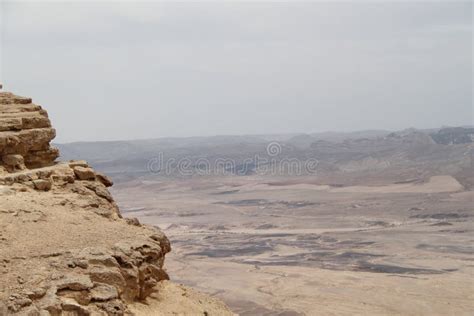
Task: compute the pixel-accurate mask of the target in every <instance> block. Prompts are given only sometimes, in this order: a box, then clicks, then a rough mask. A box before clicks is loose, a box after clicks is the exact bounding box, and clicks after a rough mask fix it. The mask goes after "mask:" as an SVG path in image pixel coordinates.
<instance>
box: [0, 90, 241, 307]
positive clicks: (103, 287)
mask: <svg viewBox="0 0 474 316" xmlns="http://www.w3.org/2000/svg"><path fill="white" fill-rule="evenodd" d="M54 136H55V131H54V129H53V128H52V127H51V123H50V121H49V119H48V116H47V114H46V112H45V111H44V110H43V109H42V108H41V107H40V106H38V105H34V104H33V103H32V102H31V99H28V98H23V97H18V96H15V95H13V94H11V93H5V92H2V93H0V161H1V163H0V170H1V171H0V316H3V315H134V314H137V315H140V312H134V311H133V310H134V309H133V308H132V307H133V306H135V305H134V304H137V303H138V302H146V301H147V300H150V299H152V298H150V295H151V294H153V293H155V294H156V292H157V291H160V290H163V289H164V291H167V293H168V292H169V289H170V285H168V284H172V283H163V282H164V281H165V280H168V279H169V277H168V275H167V273H166V271H165V270H164V259H165V255H166V253H168V252H169V251H170V250H171V247H170V243H169V241H168V239H167V238H166V236H165V235H164V234H163V233H162V232H161V231H160V230H159V229H157V228H154V227H149V226H145V225H141V224H140V223H139V221H138V220H136V219H123V218H122V217H121V215H120V212H119V209H118V207H117V205H116V204H115V202H114V199H113V197H112V195H111V194H110V192H109V191H108V189H107V187H109V186H111V185H112V181H111V180H110V179H109V178H108V177H107V176H105V175H102V174H100V173H97V172H96V171H94V170H93V169H92V168H91V167H90V166H88V164H87V162H85V161H70V162H62V163H56V162H55V159H56V158H57V156H58V151H57V150H56V149H54V148H52V147H51V146H50V141H51V140H52V139H53V138H54ZM166 289H168V290H166ZM179 299H180V300H183V299H184V297H181V296H180V298H179ZM209 302H213V303H212V306H210V305H209V304H211V303H209ZM156 304H158V307H156V310H155V311H152V312H150V311H149V310H148V311H147V314H150V313H151V314H153V315H161V313H160V311H159V310H160V307H159V306H160V304H161V303H160V302H156V301H155V302H154V304H151V305H150V306H152V305H156ZM183 304H184V305H183V306H196V310H190V311H188V312H189V314H193V313H195V312H196V311H198V310H199V312H198V313H197V314H201V315H202V314H203V313H202V312H201V311H205V312H204V315H206V314H208V315H210V314H209V313H208V312H207V311H218V312H216V313H214V314H215V315H232V313H231V312H230V311H229V310H228V309H227V308H226V307H225V305H223V304H222V303H220V302H219V301H213V300H203V299H202V298H199V299H196V300H195V301H193V302H192V304H191V303H189V302H184V303H183ZM206 304H207V305H206ZM168 305H169V304H168ZM169 309H170V306H167V307H166V310H168V311H169ZM171 309H173V307H172V306H171ZM135 310H137V309H136V308H135ZM138 310H140V309H138ZM180 310H181V309H180Z"/></svg>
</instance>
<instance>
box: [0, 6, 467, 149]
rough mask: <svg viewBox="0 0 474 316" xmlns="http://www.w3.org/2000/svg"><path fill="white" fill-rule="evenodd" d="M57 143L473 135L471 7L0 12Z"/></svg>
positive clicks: (22, 89)
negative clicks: (453, 131) (385, 133)
mask: <svg viewBox="0 0 474 316" xmlns="http://www.w3.org/2000/svg"><path fill="white" fill-rule="evenodd" d="M0 2H1V4H0V27H1V33H0V45H1V46H0V54H1V55H0V58H1V60H0V61H1V63H0V80H1V81H2V82H3V83H4V85H5V88H6V90H8V91H13V92H15V93H17V94H20V95H25V96H31V97H33V99H34V101H35V102H37V103H39V104H41V105H44V106H45V107H46V108H47V110H48V111H49V114H50V117H51V119H52V121H53V124H54V125H55V127H56V128H57V130H58V137H57V140H56V141H59V142H68V141H78V140H112V139H137V138H156V137H167V136H203V135H216V134H269V133H287V132H290V133H293V132H318V131H326V130H333V131H334V130H335V131H337V130H339V131H349V130H360V129H402V128H407V127H420V128H427V127H438V126H441V125H463V124H472V121H473V104H472V89H473V86H472V36H473V33H472V13H473V5H472V3H471V2H464V3H463V2H448V1H443V2H427V1H424V2H417V3H415V2H408V1H404V2H401V3H389V2H386V1H382V2H379V3H375V2H372V3H369V2H356V1H350V2H346V3H337V4H335V3H325V2H290V1H287V2H283V3H281V2H280V3H270V2H259V3H250V2H232V3H230V2H187V3H172V2H162V3H152V2H142V3H131V2H111V1H103V2H98V1H97V2H86V3H84V2H83V3H79V2H41V1H38V2H23V3H21V2H15V1H13V2H5V1H4V0H0Z"/></svg>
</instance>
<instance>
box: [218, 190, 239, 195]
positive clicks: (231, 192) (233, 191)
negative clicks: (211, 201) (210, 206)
mask: <svg viewBox="0 0 474 316" xmlns="http://www.w3.org/2000/svg"><path fill="white" fill-rule="evenodd" d="M239 192H240V190H228V191H221V192H215V193H212V195H228V194H234V193H239Z"/></svg>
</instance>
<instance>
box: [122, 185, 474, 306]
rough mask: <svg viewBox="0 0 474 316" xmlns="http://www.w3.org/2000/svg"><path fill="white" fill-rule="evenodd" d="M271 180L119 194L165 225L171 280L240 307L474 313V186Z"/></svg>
mask: <svg viewBox="0 0 474 316" xmlns="http://www.w3.org/2000/svg"><path fill="white" fill-rule="evenodd" d="M273 182H275V181H273V179H267V178H261V177H256V176H254V177H235V178H195V179H188V180H174V181H170V180H169V179H166V180H163V181H159V180H158V181H147V182H145V183H137V182H134V183H133V184H122V185H119V186H118V187H117V188H116V189H115V190H114V194H115V196H116V198H117V200H118V202H119V204H120V206H121V207H122V210H123V211H125V214H126V216H130V217H139V218H140V220H141V221H142V222H145V223H149V224H153V225H157V226H160V227H162V228H163V229H164V230H165V233H166V234H167V235H168V236H169V238H170V239H171V241H172V246H173V251H172V253H171V254H170V255H169V256H168V257H167V263H166V266H167V269H168V272H169V273H170V275H171V278H172V279H173V280H175V281H177V282H185V283H186V284H189V285H192V286H194V287H196V288H198V289H200V290H203V291H206V292H208V293H211V294H213V295H216V296H217V297H219V298H222V299H223V300H224V301H225V302H226V303H227V304H228V305H229V306H230V307H231V308H232V309H233V311H234V312H236V313H239V314H241V315H472V314H474V303H473V302H474V300H473V299H474V295H473V294H472V293H474V291H473V290H474V278H473V273H474V265H473V264H472V262H473V260H474V256H473V254H474V249H473V246H472V245H473V239H472V236H473V230H474V227H473V215H474V212H473V209H472V206H473V203H472V202H473V198H474V192H471V191H464V189H463V188H462V186H461V185H460V184H459V183H458V182H457V181H456V180H455V179H454V178H452V177H449V176H437V177H433V178H431V179H430V180H429V181H426V182H424V183H403V184H386V185H383V186H379V187H374V186H364V185H359V186H356V187H331V186H328V185H314V184H310V183H298V182H297V181H291V182H292V185H284V184H281V183H280V184H278V185H271V184H269V183H273ZM289 182H290V181H289ZM295 183H296V184H295Z"/></svg>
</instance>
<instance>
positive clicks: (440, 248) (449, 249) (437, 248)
mask: <svg viewBox="0 0 474 316" xmlns="http://www.w3.org/2000/svg"><path fill="white" fill-rule="evenodd" d="M416 248H417V249H422V250H427V251H433V252H442V253H461V254H469V255H472V254H474V248H473V247H472V246H448V245H428V244H419V245H417V246H416Z"/></svg>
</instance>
